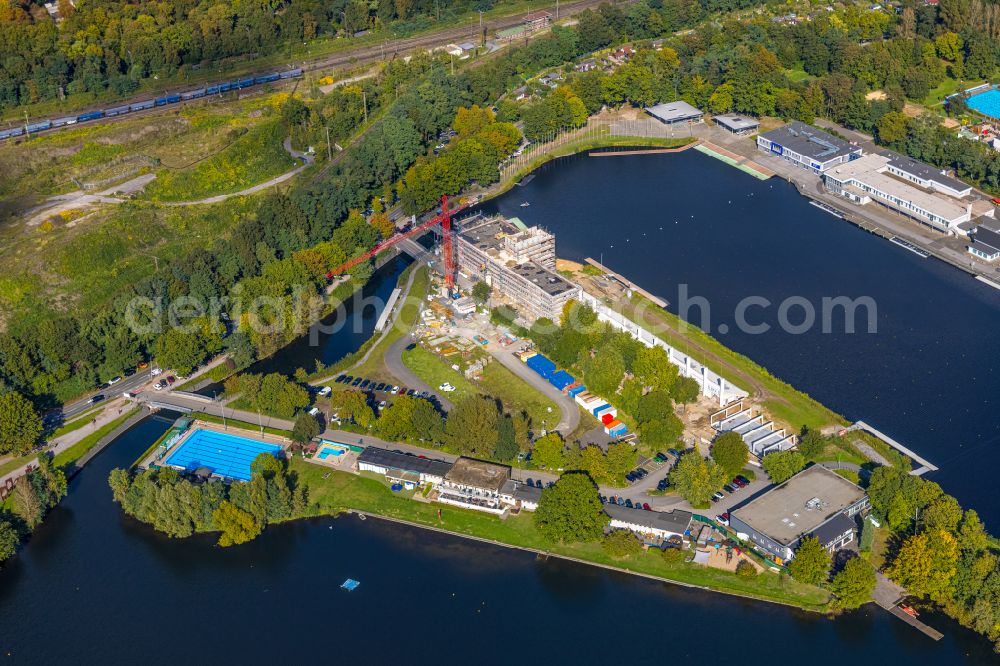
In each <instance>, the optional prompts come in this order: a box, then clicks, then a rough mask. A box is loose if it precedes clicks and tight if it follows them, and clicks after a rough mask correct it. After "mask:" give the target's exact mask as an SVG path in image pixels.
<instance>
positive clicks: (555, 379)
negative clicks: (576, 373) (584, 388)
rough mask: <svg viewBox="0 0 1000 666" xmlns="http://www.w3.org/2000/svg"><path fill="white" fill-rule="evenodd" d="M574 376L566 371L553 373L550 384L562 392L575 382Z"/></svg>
mask: <svg viewBox="0 0 1000 666" xmlns="http://www.w3.org/2000/svg"><path fill="white" fill-rule="evenodd" d="M575 381H576V380H575V379H573V375H571V374H569V373H568V372H566V371H565V370H559V371H558V372H553V373H552V375H551V376H550V377H549V384H552V385H553V386H555V387H556V388H557V389H559V390H560V391H562V390H563V389H564V388H566V387H567V386H569V385H570V384H572V383H573V382H575Z"/></svg>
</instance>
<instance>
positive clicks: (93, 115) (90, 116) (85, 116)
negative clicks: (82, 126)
mask: <svg viewBox="0 0 1000 666" xmlns="http://www.w3.org/2000/svg"><path fill="white" fill-rule="evenodd" d="M103 117H104V111H91V112H90V113H81V114H80V115H79V116H77V117H76V120H77V122H81V123H83V122H87V121H88V120H97V119H98V118H103Z"/></svg>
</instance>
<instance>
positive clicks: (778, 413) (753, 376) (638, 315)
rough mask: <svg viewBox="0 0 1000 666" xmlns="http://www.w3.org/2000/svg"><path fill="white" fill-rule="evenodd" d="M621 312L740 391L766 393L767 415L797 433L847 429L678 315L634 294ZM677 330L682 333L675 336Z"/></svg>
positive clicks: (805, 397) (825, 410)
mask: <svg viewBox="0 0 1000 666" xmlns="http://www.w3.org/2000/svg"><path fill="white" fill-rule="evenodd" d="M623 310H624V314H625V315H626V316H627V317H629V318H630V319H632V320H633V321H640V322H641V323H643V324H644V325H645V326H646V327H647V328H650V329H651V330H652V331H653V332H654V333H656V334H657V335H659V336H660V337H661V338H663V339H664V340H666V341H667V342H669V343H671V344H674V345H676V346H677V347H678V348H680V349H682V350H688V349H690V351H691V355H692V356H693V357H694V358H696V359H697V360H698V361H700V362H701V363H704V364H705V365H707V366H708V367H709V368H710V369H711V370H712V371H714V372H717V373H719V374H720V375H722V376H723V377H725V378H726V379H727V380H729V381H731V382H733V383H734V384H736V385H737V386H739V387H740V388H742V389H744V390H746V391H748V392H750V393H751V394H752V393H753V392H754V391H753V389H754V387H755V386H756V387H759V388H760V389H762V390H763V391H765V392H766V393H767V394H769V395H767V396H766V398H765V399H764V400H763V404H764V407H766V408H767V410H768V413H769V415H770V416H771V417H772V418H774V419H776V420H779V421H782V422H784V423H786V424H788V425H789V426H791V427H792V428H794V429H795V430H796V431H798V429H799V428H800V427H801V426H802V425H806V426H809V427H810V428H817V429H818V428H822V427H823V426H828V425H831V424H838V425H846V421H845V420H844V418H843V417H842V416H840V415H838V414H836V413H834V412H833V411H831V410H830V409H829V408H827V407H825V406H823V405H821V404H820V403H818V402H817V401H815V400H813V399H812V398H810V397H809V396H808V395H806V394H805V393H802V392H801V391H799V390H797V389H795V388H794V387H792V386H791V385H789V384H787V383H785V382H784V381H782V380H780V379H778V378H777V377H775V376H773V375H772V374H771V373H769V372H768V371H767V369H766V368H764V367H762V366H760V365H758V364H757V363H755V362H753V361H752V360H750V359H749V358H747V357H746V356H743V355H742V354H738V353H737V352H735V351H733V350H731V349H729V348H728V347H726V346H724V345H723V344H722V343H720V342H719V341H718V340H716V339H715V338H713V337H712V336H710V335H708V334H707V333H705V332H704V331H702V330H701V329H700V328H698V327H697V326H694V325H691V324H687V323H685V322H683V321H682V320H681V319H680V318H679V317H678V316H677V315H675V314H673V313H670V312H667V311H666V310H664V309H662V308H660V307H658V306H656V305H654V304H653V303H652V302H651V301H649V300H647V299H645V298H644V297H642V296H640V295H638V294H636V295H635V296H633V298H632V300H631V301H630V303H629V304H628V305H625V306H624V308H623ZM680 330H683V331H684V333H683V334H681V333H680V332H678V331H680ZM691 343H694V344H695V345H698V347H700V348H701V349H702V350H707V351H708V352H709V353H710V354H712V355H713V356H714V358H709V357H706V356H705V355H704V354H703V353H701V351H700V350H699V349H691ZM734 373H735V374H734Z"/></svg>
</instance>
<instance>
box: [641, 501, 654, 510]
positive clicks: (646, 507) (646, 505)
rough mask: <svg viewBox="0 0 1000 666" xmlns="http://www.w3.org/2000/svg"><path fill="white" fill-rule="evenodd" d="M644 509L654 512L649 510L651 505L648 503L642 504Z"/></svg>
mask: <svg viewBox="0 0 1000 666" xmlns="http://www.w3.org/2000/svg"><path fill="white" fill-rule="evenodd" d="M642 508H643V509H645V510H646V511H652V509H650V508H649V504H648V503H646V502H643V503H642Z"/></svg>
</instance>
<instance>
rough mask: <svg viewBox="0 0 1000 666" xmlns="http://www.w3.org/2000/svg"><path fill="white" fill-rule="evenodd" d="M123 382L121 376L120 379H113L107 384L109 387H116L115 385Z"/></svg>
mask: <svg viewBox="0 0 1000 666" xmlns="http://www.w3.org/2000/svg"><path fill="white" fill-rule="evenodd" d="M121 380H122V378H121V377H120V376H119V377H112V378H111V379H109V380H108V382H107V383H108V386H114V385H115V384H117V383H118V382H120V381H121Z"/></svg>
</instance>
